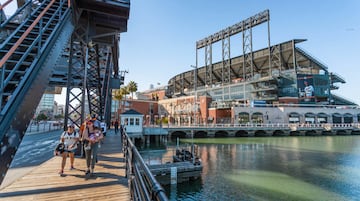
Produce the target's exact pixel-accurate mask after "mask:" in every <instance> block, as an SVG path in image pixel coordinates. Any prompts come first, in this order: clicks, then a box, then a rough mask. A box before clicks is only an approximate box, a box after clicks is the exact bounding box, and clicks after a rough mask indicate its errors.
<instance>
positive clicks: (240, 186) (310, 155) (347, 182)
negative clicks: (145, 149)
mask: <svg viewBox="0 0 360 201" xmlns="http://www.w3.org/2000/svg"><path fill="white" fill-rule="evenodd" d="M181 142H182V143H190V142H191V140H189V139H186V140H182V141H181ZM194 143H196V144H197V145H199V150H200V156H201V160H202V164H203V172H202V176H201V179H200V180H197V181H195V182H188V183H183V184H177V185H175V186H165V187H164V188H165V190H166V192H167V195H168V197H169V198H170V200H336V201H338V200H346V201H348V200H360V146H359V145H360V136H329V137H282V138H277V137H268V138H208V139H194ZM172 153H173V151H172V148H168V149H167V150H163V151H157V152H156V154H154V153H152V154H151V155H152V157H155V158H157V157H156V156H158V157H160V158H161V159H159V158H158V159H157V160H149V159H148V158H147V157H146V156H144V158H145V160H148V161H152V162H154V161H155V162H156V161H158V162H159V160H160V161H162V162H166V161H167V160H169V159H168V158H169V156H171V155H172ZM145 155H146V154H145ZM146 158H147V159H146Z"/></svg>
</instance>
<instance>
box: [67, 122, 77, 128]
mask: <svg viewBox="0 0 360 201" xmlns="http://www.w3.org/2000/svg"><path fill="white" fill-rule="evenodd" d="M67 127H73V128H75V125H74V124H73V123H69V124H68V125H67Z"/></svg>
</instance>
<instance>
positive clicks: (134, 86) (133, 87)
mask: <svg viewBox="0 0 360 201" xmlns="http://www.w3.org/2000/svg"><path fill="white" fill-rule="evenodd" d="M127 89H128V91H129V92H130V93H131V98H134V97H133V94H134V92H136V91H137V90H138V86H137V83H136V82H134V81H130V82H129V83H128V85H127Z"/></svg>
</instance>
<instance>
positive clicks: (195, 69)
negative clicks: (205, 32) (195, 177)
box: [190, 65, 197, 164]
mask: <svg viewBox="0 0 360 201" xmlns="http://www.w3.org/2000/svg"><path fill="white" fill-rule="evenodd" d="M190 66H191V67H192V68H194V127H195V126H196V108H197V104H196V99H197V92H196V85H197V65H196V66H193V65H190ZM194 134H195V130H194V128H193V130H192V132H191V141H192V145H191V154H192V163H193V164H195V156H194V149H195V147H194Z"/></svg>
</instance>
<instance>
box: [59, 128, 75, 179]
mask: <svg viewBox="0 0 360 201" xmlns="http://www.w3.org/2000/svg"><path fill="white" fill-rule="evenodd" d="M60 141H61V142H62V143H64V145H65V149H64V152H63V153H62V162H61V169H60V171H59V174H60V176H62V175H63V174H64V168H65V164H66V158H67V157H68V156H69V157H70V165H71V166H70V170H73V169H74V160H75V150H76V148H77V144H78V142H79V134H78V133H77V132H76V131H75V126H74V124H70V125H68V129H67V131H64V132H63V133H62V134H61V137H60Z"/></svg>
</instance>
